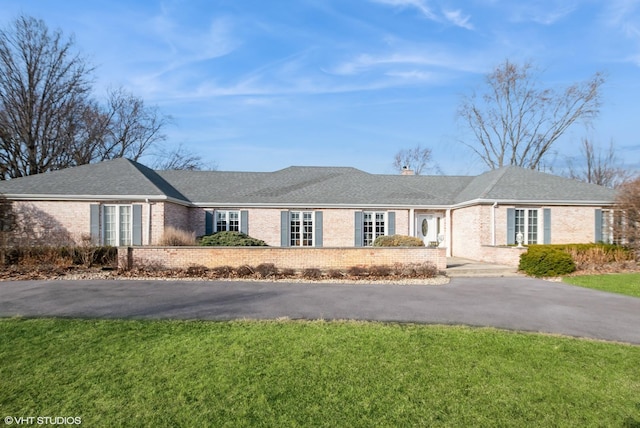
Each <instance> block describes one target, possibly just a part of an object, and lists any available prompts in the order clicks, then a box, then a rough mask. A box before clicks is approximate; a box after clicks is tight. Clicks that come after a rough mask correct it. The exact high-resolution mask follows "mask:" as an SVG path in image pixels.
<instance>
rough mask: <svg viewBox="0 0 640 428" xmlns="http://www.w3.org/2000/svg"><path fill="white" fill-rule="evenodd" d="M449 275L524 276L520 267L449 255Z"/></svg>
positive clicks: (447, 271) (447, 272)
mask: <svg viewBox="0 0 640 428" xmlns="http://www.w3.org/2000/svg"><path fill="white" fill-rule="evenodd" d="M445 272H446V274H447V276H449V277H502V276H523V275H521V274H519V273H518V269H517V268H515V267H511V266H504V265H498V264H494V263H484V262H478V261H475V260H469V259H463V258H462V257H447V270H446V271H445Z"/></svg>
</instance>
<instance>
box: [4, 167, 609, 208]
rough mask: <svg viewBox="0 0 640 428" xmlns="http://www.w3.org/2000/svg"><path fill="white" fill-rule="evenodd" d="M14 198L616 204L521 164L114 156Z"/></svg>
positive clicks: (29, 182)
mask: <svg viewBox="0 0 640 428" xmlns="http://www.w3.org/2000/svg"><path fill="white" fill-rule="evenodd" d="M0 192H1V193H5V194H7V195H10V196H11V195H13V196H16V195H18V196H19V195H23V196H42V197H51V198H53V197H59V198H60V199H64V198H65V197H69V198H71V197H74V196H75V197H78V196H82V197H92V196H93V197H101V196H102V197H107V196H108V197H113V196H122V197H124V198H126V197H133V196H135V197H149V198H154V199H155V198H157V199H173V200H177V201H180V202H184V203H186V204H191V203H193V204H198V205H207V204H210V205H229V206H233V205H235V206H242V205H249V204H253V205H271V206H273V205H282V206H286V205H288V204H289V205H306V206H309V207H321V206H326V205H347V206H354V207H357V206H380V207H385V206H416V207H419V206H440V207H442V206H452V205H457V204H463V203H465V202H470V201H478V200H481V201H518V200H519V201H526V202H540V203H542V202H549V203H551V202H554V203H558V202H563V201H564V202H567V203H586V202H599V203H610V202H613V200H614V196H615V193H614V191H613V190H611V189H607V188H604V187H601V186H596V185H592V184H586V183H581V182H578V181H575V180H570V179H567V178H562V177H558V176H554V175H550V174H545V173H542V172H539V171H532V170H529V169H524V168H519V167H505V168H501V169H497V170H493V171H489V172H487V173H484V174H481V175H479V176H476V177H469V176H400V175H380V174H369V173H367V172H364V171H361V170H358V169H355V168H347V167H297V166H293V167H289V168H285V169H282V170H279V171H275V172H225V171H153V170H151V169H149V168H147V167H146V166H144V165H141V164H139V163H137V162H133V161H130V160H128V159H114V160H111V161H106V162H102V163H98V164H92V165H83V166H79V167H75V168H69V169H66V170H61V171H56V172H50V173H46V174H40V175H34V176H30V177H23V178H18V179H13V180H9V181H5V182H0Z"/></svg>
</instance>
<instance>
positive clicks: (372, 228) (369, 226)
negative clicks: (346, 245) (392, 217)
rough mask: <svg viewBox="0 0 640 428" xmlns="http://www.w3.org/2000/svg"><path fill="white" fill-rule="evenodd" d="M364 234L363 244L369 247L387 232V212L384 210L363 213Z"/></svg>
mask: <svg viewBox="0 0 640 428" xmlns="http://www.w3.org/2000/svg"><path fill="white" fill-rule="evenodd" d="M362 218H363V224H362V235H363V238H364V241H363V245H364V246H365V247H369V246H372V245H373V242H374V241H375V240H376V238H377V237H378V236H382V235H384V234H385V229H386V228H385V213H384V212H365V213H363V216H362Z"/></svg>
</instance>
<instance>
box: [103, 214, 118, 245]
mask: <svg viewBox="0 0 640 428" xmlns="http://www.w3.org/2000/svg"><path fill="white" fill-rule="evenodd" d="M117 208H118V207H116V206H113V205H109V206H105V207H104V211H103V212H104V244H105V245H111V246H117V245H118V216H117V214H116V212H117Z"/></svg>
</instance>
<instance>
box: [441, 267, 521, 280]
mask: <svg viewBox="0 0 640 428" xmlns="http://www.w3.org/2000/svg"><path fill="white" fill-rule="evenodd" d="M445 274H446V275H447V276H448V277H451V278H465V277H466V278H472V277H485V278H491V277H494V278H495V277H503V276H514V277H515V276H523V275H522V274H521V273H518V271H517V269H515V268H513V269H511V268H508V269H446V270H445Z"/></svg>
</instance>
